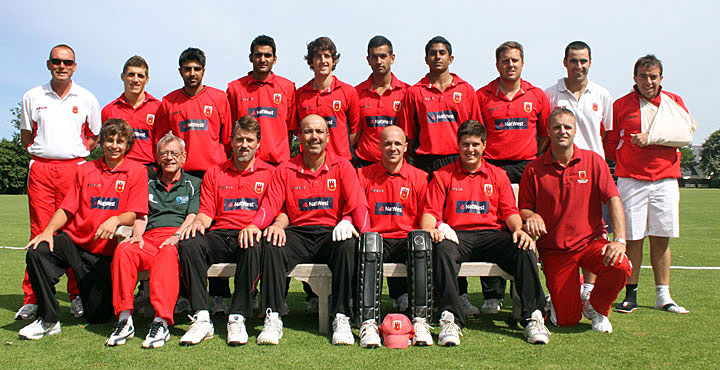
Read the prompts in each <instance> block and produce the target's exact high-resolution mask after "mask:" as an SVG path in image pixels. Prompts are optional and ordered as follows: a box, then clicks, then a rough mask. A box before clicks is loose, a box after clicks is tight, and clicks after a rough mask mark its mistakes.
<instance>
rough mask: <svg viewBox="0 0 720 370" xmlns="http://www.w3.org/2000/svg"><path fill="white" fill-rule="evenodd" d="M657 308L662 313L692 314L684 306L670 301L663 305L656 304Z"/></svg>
mask: <svg viewBox="0 0 720 370" xmlns="http://www.w3.org/2000/svg"><path fill="white" fill-rule="evenodd" d="M655 308H656V309H658V310H661V311H667V312H672V313H690V311H689V310H688V309H686V308H685V307H683V306H680V305H678V304H677V303H675V301H672V300H671V301H670V302H668V303H665V304H662V303H660V302H657V301H656V302H655Z"/></svg>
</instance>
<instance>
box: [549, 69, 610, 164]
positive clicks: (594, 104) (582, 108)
mask: <svg viewBox="0 0 720 370" xmlns="http://www.w3.org/2000/svg"><path fill="white" fill-rule="evenodd" d="M545 94H546V95H547V97H548V99H549V100H550V106H551V107H552V108H553V109H555V108H560V107H562V108H567V109H569V110H570V111H572V112H573V114H575V119H576V120H577V122H576V126H577V133H576V134H575V145H577V146H578V147H579V148H580V149H586V150H592V151H594V152H595V153H597V154H600V156H601V157H603V158H605V150H603V143H602V137H601V136H600V131H601V130H604V131H610V130H612V122H613V120H612V103H613V101H612V97H611V96H610V92H609V91H608V90H607V89H605V88H604V87H602V86H600V85H598V84H596V83H594V82H592V81H590V80H588V84H587V86H586V87H585V91H583V93H582V95H580V99H579V100H578V99H576V98H575V95H573V93H572V92H570V90H568V88H567V86H565V78H561V79H559V80H558V82H557V84H556V85H554V86H550V87H548V88H547V89H546V90H545Z"/></svg>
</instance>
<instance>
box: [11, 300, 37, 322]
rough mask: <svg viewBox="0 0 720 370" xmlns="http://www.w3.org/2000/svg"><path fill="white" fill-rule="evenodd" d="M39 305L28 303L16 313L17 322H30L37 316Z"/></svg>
mask: <svg viewBox="0 0 720 370" xmlns="http://www.w3.org/2000/svg"><path fill="white" fill-rule="evenodd" d="M37 310H38V305H36V304H34V303H26V304H24V305H23V306H22V307H20V309H19V310H18V311H17V313H15V320H28V319H32V318H33V317H35V316H36V315H37Z"/></svg>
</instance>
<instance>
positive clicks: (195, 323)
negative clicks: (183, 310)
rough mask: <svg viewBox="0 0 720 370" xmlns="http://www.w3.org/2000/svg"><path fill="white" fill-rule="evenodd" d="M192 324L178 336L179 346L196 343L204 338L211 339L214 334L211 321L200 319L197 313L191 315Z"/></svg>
mask: <svg viewBox="0 0 720 370" xmlns="http://www.w3.org/2000/svg"><path fill="white" fill-rule="evenodd" d="M190 320H192V324H190V328H189V329H188V331H187V333H185V335H183V336H182V338H180V345H181V346H192V345H195V344H198V343H200V342H202V341H203V340H206V339H212V337H213V336H214V335H215V328H213V323H212V321H205V320H203V321H200V320H198V317H197V315H195V316H191V317H190Z"/></svg>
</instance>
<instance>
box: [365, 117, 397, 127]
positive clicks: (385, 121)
mask: <svg viewBox="0 0 720 370" xmlns="http://www.w3.org/2000/svg"><path fill="white" fill-rule="evenodd" d="M365 123H366V124H367V127H388V126H392V125H394V124H395V117H388V116H367V117H365Z"/></svg>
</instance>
